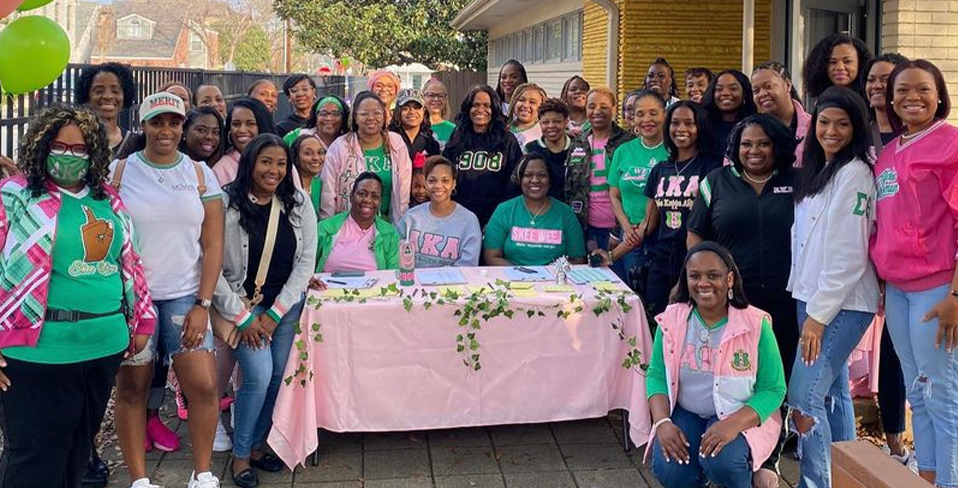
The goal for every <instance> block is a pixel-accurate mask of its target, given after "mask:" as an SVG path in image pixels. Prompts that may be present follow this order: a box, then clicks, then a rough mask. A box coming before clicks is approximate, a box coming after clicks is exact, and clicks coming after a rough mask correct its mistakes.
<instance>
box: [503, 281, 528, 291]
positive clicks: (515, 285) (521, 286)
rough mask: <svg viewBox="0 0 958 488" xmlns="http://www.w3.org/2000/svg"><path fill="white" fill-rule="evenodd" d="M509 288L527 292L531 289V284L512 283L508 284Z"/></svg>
mask: <svg viewBox="0 0 958 488" xmlns="http://www.w3.org/2000/svg"><path fill="white" fill-rule="evenodd" d="M509 288H510V289H512V290H528V289H530V288H532V283H529V282H522V281H512V282H510V283H509Z"/></svg>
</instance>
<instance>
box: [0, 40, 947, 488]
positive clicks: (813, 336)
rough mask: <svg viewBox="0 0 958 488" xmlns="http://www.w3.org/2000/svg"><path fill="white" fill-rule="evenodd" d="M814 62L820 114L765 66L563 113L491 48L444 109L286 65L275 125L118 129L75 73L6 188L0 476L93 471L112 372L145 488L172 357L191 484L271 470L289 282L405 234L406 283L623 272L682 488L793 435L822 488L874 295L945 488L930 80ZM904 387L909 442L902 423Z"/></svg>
mask: <svg viewBox="0 0 958 488" xmlns="http://www.w3.org/2000/svg"><path fill="white" fill-rule="evenodd" d="M803 76H804V78H805V86H806V88H807V89H808V92H809V95H810V96H811V97H813V98H814V106H813V107H814V108H813V110H812V111H811V114H809V113H807V112H806V111H805V110H804V108H803V106H802V104H801V103H800V102H799V101H798V99H797V94H796V93H795V91H794V89H793V88H792V82H791V78H790V75H789V73H788V71H787V69H786V68H785V67H784V66H782V65H781V64H778V63H774V62H769V63H763V64H760V65H759V66H758V67H757V68H756V69H755V70H754V71H753V73H751V76H750V77H749V76H746V75H745V74H743V73H741V72H738V71H735V70H726V71H722V72H719V73H718V74H717V75H714V76H713V75H712V73H711V71H709V70H707V69H704V68H701V69H698V68H697V69H691V70H689V71H688V72H687V73H686V80H685V81H686V84H685V86H686V90H687V95H688V96H689V98H691V99H692V100H684V101H683V100H679V99H678V81H677V80H676V79H675V73H674V71H673V69H672V68H671V66H670V65H669V64H668V62H667V61H666V60H665V59H661V58H660V59H656V60H655V61H654V62H653V63H652V64H651V65H650V66H649V69H648V75H647V77H646V81H645V86H644V87H643V89H641V90H636V91H634V92H630V93H628V94H627V96H626V97H625V99H624V100H623V104H622V106H621V107H620V106H619V100H618V97H617V95H616V93H615V92H613V91H611V90H609V89H607V88H603V87H595V88H593V87H591V86H589V84H588V82H587V81H586V80H584V79H582V78H581V77H578V76H575V77H572V78H570V79H569V80H568V81H567V82H566V84H565V86H564V87H563V90H562V93H561V96H560V97H559V98H550V97H549V96H548V94H547V93H546V92H545V90H543V89H542V88H541V87H539V86H537V85H535V84H533V83H530V82H529V80H528V77H527V75H526V72H525V70H524V68H523V67H522V65H521V64H519V63H518V62H515V61H510V62H509V63H506V65H504V66H503V69H502V71H501V73H500V77H499V83H498V86H497V87H496V88H492V87H490V86H486V85H479V86H476V87H474V88H472V89H471V90H470V91H469V92H468V93H467V95H466V96H465V97H464V99H463V100H462V103H461V106H460V110H459V112H458V114H457V115H455V117H454V120H453V121H447V120H446V119H447V117H448V116H449V115H450V114H449V113H448V112H449V103H448V93H447V91H446V89H445V87H444V86H443V85H442V83H441V82H439V81H438V80H430V81H429V82H427V83H426V85H425V86H424V87H423V90H421V91H420V90H416V89H407V90H402V89H401V84H400V80H399V79H398V77H396V76H395V75H394V74H392V73H390V72H388V71H379V72H375V73H373V74H372V75H371V76H370V77H369V83H368V88H369V91H364V92H361V93H360V94H358V95H357V96H356V97H355V98H354V99H353V101H352V104H351V105H350V104H348V103H347V102H346V101H345V100H343V99H341V98H339V97H336V96H333V95H330V96H325V97H317V94H316V86H315V84H314V83H313V81H312V80H311V78H309V77H308V76H306V77H303V76H298V77H291V78H290V80H288V81H287V83H286V84H285V85H284V87H283V90H284V92H285V93H286V94H287V96H289V97H290V100H291V103H292V104H293V105H294V108H295V113H294V115H292V116H290V117H289V118H288V119H287V120H284V121H282V122H281V123H280V124H274V122H273V117H272V112H273V111H274V110H275V106H276V103H277V102H276V95H277V91H278V90H277V89H276V87H275V85H273V84H272V83H271V82H269V81H266V80H263V81H261V82H257V83H255V84H254V85H253V86H251V87H250V90H249V92H248V94H247V95H248V97H244V98H241V99H239V100H235V101H233V102H232V103H231V104H229V105H228V106H227V105H226V104H225V103H224V100H223V95H222V93H221V92H220V90H219V89H218V88H217V87H215V86H211V85H204V86H199V87H196V89H195V91H193V92H191V91H190V90H189V88H188V87H184V86H182V85H178V84H175V83H174V84H170V86H168V87H166V89H165V90H163V91H161V92H159V93H156V94H153V95H150V96H148V97H146V98H145V99H144V100H142V102H141V104H140V109H139V121H140V126H141V133H138V134H134V133H130V132H124V131H123V130H122V129H120V127H119V125H118V124H117V117H118V114H119V111H120V110H122V109H123V108H125V107H129V106H130V105H131V104H132V103H133V101H134V99H135V96H136V92H135V86H133V85H132V83H133V80H132V76H130V74H129V70H128V69H127V68H125V67H123V66H120V65H115V64H105V65H100V66H96V67H92V68H90V69H88V70H87V71H85V72H84V73H83V76H82V77H81V79H80V82H79V83H78V88H77V89H78V94H77V97H76V99H77V100H78V101H80V102H81V103H82V104H84V107H78V108H53V109H49V110H47V111H45V112H43V113H42V114H41V115H40V116H38V118H37V119H36V121H35V122H34V123H33V124H31V126H30V131H29V132H28V134H27V135H26V136H25V139H24V140H25V144H24V147H23V148H22V150H21V152H20V160H19V161H18V162H17V164H18V168H19V171H20V172H21V174H20V175H19V176H16V177H14V178H10V179H7V180H4V181H3V182H2V183H0V202H2V206H0V231H2V236H3V239H2V242H3V243H4V244H3V245H4V256H5V258H4V259H3V260H0V275H2V276H3V277H4V279H3V280H0V287H2V289H3V293H4V294H5V296H10V297H12V299H11V300H8V302H7V303H8V305H7V306H8V307H9V310H8V311H7V317H8V319H7V320H5V321H4V324H5V325H4V327H3V328H2V330H0V347H2V350H0V351H2V355H3V356H2V359H0V368H2V373H0V407H2V414H0V426H2V428H3V430H4V432H5V434H6V435H5V441H6V445H5V447H4V450H3V454H2V456H3V459H2V460H0V484H4V485H5V484H10V485H11V486H25V487H29V486H44V487H45V486H58V485H61V484H62V485H65V486H76V485H77V483H78V482H79V480H80V478H81V477H83V476H84V473H85V472H86V475H88V476H89V475H90V471H91V469H92V471H93V474H97V471H99V468H98V467H97V465H98V459H97V458H96V456H95V450H92V452H91V447H92V442H93V438H94V437H95V435H96V432H97V429H98V427H99V420H100V419H101V418H102V416H103V411H104V409H105V406H106V399H107V398H108V396H109V391H110V387H111V386H112V384H113V381H114V378H116V386H117V393H116V424H117V432H118V435H119V440H120V446H121V448H122V450H123V454H124V458H125V460H126V463H127V466H128V469H129V473H130V478H131V484H132V487H133V488H148V487H150V486H155V485H153V484H152V483H151V481H150V480H149V479H148V473H147V471H146V463H145V451H146V450H148V449H152V448H159V449H164V450H171V449H174V448H175V446H174V444H178V440H177V439H176V436H175V434H172V432H169V429H167V428H166V427H165V426H164V425H163V424H162V422H161V421H159V419H158V417H156V416H155V413H150V414H147V412H155V408H158V404H157V403H156V400H155V395H154V394H153V393H155V391H156V389H155V388H156V387H159V390H160V395H159V401H160V403H161V402H162V388H163V386H164V384H165V379H166V372H165V370H164V369H163V366H172V369H173V371H174V372H175V376H176V378H177V380H178V381H177V383H178V384H179V388H180V390H181V391H182V396H183V397H185V400H186V401H184V402H180V403H181V410H182V412H181V416H182V417H186V418H189V424H188V426H189V432H190V435H191V437H192V441H193V442H192V445H193V473H192V474H191V476H190V478H189V487H190V488H194V487H196V488H199V487H205V488H211V487H215V486H218V484H219V482H218V480H217V479H216V477H215V476H214V475H213V474H212V472H211V458H212V456H211V454H212V452H213V451H214V450H224V449H230V448H231V449H232V451H233V460H232V464H231V469H230V471H229V472H230V475H231V477H232V479H233V481H234V483H235V484H237V485H238V486H244V487H252V486H256V485H257V484H258V479H257V475H256V473H257V470H266V471H276V470H280V469H282V468H283V466H282V463H280V462H279V460H278V459H276V458H275V457H274V456H271V455H270V454H268V452H266V450H265V449H264V446H263V441H264V438H265V436H266V433H267V431H268V429H269V426H270V418H271V413H272V407H273V404H274V403H275V400H276V396H277V394H278V390H279V387H280V384H281V376H282V372H283V371H282V370H283V367H284V366H285V364H286V360H287V357H288V354H289V352H290V349H291V345H292V341H293V336H294V328H295V322H296V320H297V319H298V317H299V315H300V313H301V310H302V306H303V299H304V292H305V291H306V289H307V288H310V287H311V288H323V287H324V286H325V284H324V283H323V282H321V281H319V280H316V279H312V278H311V277H312V275H313V273H314V272H344V271H370V270H377V269H395V268H397V267H398V247H399V241H400V239H403V238H406V239H410V240H412V241H413V242H414V243H415V247H416V263H417V266H420V267H434V266H475V265H478V264H480V263H483V264H486V265H545V264H549V263H551V262H552V261H554V260H555V259H556V258H558V257H560V256H567V257H568V258H569V259H570V261H572V262H574V263H584V262H586V258H587V256H588V255H589V254H590V253H591V254H594V255H597V256H599V257H600V258H601V259H602V260H603V261H604V262H605V263H606V264H608V265H610V266H611V267H612V269H613V270H615V271H616V272H617V273H619V274H620V275H621V276H622V277H623V278H625V279H627V280H628V281H629V283H630V284H632V285H633V287H634V288H635V289H636V290H637V291H639V292H640V293H641V295H642V296H643V299H644V302H645V305H646V308H647V309H648V311H649V312H650V313H651V314H653V315H655V316H656V322H657V325H658V326H657V330H656V337H655V342H654V346H653V354H652V357H651V358H650V368H649V372H648V375H649V376H648V396H649V404H650V407H651V410H652V418H653V421H654V424H653V429H652V437H653V438H652V439H651V442H650V449H651V452H652V466H653V473H654V474H655V476H656V477H657V478H658V479H659V481H660V482H661V483H662V484H663V485H665V486H666V487H670V488H672V487H676V488H678V487H686V486H701V485H702V484H703V483H704V482H706V481H711V482H714V483H717V484H719V485H722V486H726V487H729V488H745V487H750V486H753V485H754V486H757V487H759V488H765V487H771V486H776V485H777V484H778V475H777V460H778V456H779V455H780V453H781V449H782V445H783V443H784V441H785V438H786V435H785V429H783V427H782V425H783V423H785V424H788V425H790V428H791V430H792V431H794V432H797V433H798V435H799V455H800V458H801V466H802V473H801V486H803V487H805V488H811V487H825V486H830V484H831V475H830V457H829V456H830V454H829V452H830V451H829V448H828V445H829V444H830V443H831V442H833V441H837V440H846V439H852V438H854V436H855V426H854V417H853V412H852V407H851V399H850V393H849V388H848V370H847V367H846V362H847V360H848V357H849V355H850V354H851V352H852V350H853V349H854V348H855V347H856V345H857V344H858V342H859V340H860V339H861V337H862V335H863V334H864V333H865V330H866V329H867V328H868V327H869V325H870V324H871V323H872V320H873V317H874V315H875V313H876V312H877V311H878V308H879V301H881V300H884V304H885V307H884V308H885V313H886V315H887V325H888V326H887V329H886V330H887V332H888V334H887V335H888V337H889V339H888V341H887V342H888V344H892V343H893V344H894V351H893V350H892V348H891V347H890V346H889V347H886V348H885V349H887V351H884V350H883V360H882V365H883V368H882V374H883V375H885V374H886V371H885V369H888V371H887V373H889V374H888V376H887V378H883V379H882V381H881V384H882V391H883V394H885V395H886V396H885V398H884V399H883V400H881V401H880V403H881V404H882V415H883V421H885V428H886V432H887V434H888V437H887V439H888V444H889V449H890V454H892V456H894V457H895V458H896V459H897V460H899V461H901V462H903V463H908V462H909V461H910V460H913V459H917V468H918V470H919V473H920V475H921V476H922V477H924V478H925V479H927V480H929V481H932V482H935V483H937V484H938V485H939V486H954V485H955V484H956V483H958V468H956V467H955V466H956V465H958V459H955V458H956V454H955V452H958V451H956V450H955V449H953V447H952V446H953V445H954V443H955V442H956V441H955V439H956V438H958V432H956V431H955V429H956V428H958V427H955V426H956V425H958V419H956V418H955V416H956V415H958V414H956V413H955V412H958V408H956V407H958V405H956V402H958V396H956V395H955V394H954V391H956V388H958V384H955V379H954V378H955V377H956V375H955V373H956V371H955V364H956V363H955V360H954V359H955V356H954V354H955V351H954V349H955V347H956V346H958V298H955V297H958V274H956V269H955V256H956V248H958V235H956V231H955V229H956V228H958V227H956V226H954V225H941V223H942V222H954V221H955V220H958V191H956V190H955V186H954V185H955V181H956V176H958V144H956V142H958V133H956V132H958V129H955V128H953V127H952V126H950V125H948V124H947V123H946V122H945V121H944V119H945V118H946V117H947V116H948V114H949V110H950V103H949V99H948V94H947V90H946V87H945V84H944V80H943V78H942V75H941V73H940V71H939V70H938V69H937V68H936V67H935V66H934V65H932V64H930V63H928V62H926V61H921V60H919V61H907V60H905V59H904V58H902V57H900V56H897V55H883V56H879V57H878V58H875V59H874V60H873V59H872V58H871V56H870V54H868V52H867V50H865V49H864V47H863V46H861V45H860V42H858V41H856V40H854V39H852V38H849V37H846V36H841V35H837V36H831V37H829V38H827V39H826V40H824V41H822V43H820V44H819V45H818V46H817V47H816V48H815V49H814V50H813V51H812V54H811V55H810V59H809V62H807V63H806V70H805V72H804V73H803ZM188 104H191V105H192V106H193V108H192V109H188V108H187V105H188ZM620 109H621V110H620ZM617 120H618V121H621V122H622V125H621V126H620V125H619V123H617ZM876 157H877V160H876ZM111 161H112V162H111ZM70 229H74V230H75V232H74V231H73V230H70ZM54 233H56V236H57V238H56V239H53V236H54ZM67 252H70V253H71V256H70V257H67V256H66V253H67ZM879 279H881V280H883V282H884V287H883V288H881V289H880V287H879ZM881 290H883V292H882V291H881ZM882 293H884V295H883V294H882ZM90 296H97V297H102V299H100V300H96V301H91V300H88V299H86V298H87V297H90ZM120 324H122V325H120ZM210 324H212V326H211V325H210ZM214 336H215V338H214ZM214 350H215V351H217V354H215V355H214V354H213V352H214ZM895 352H897V354H895ZM886 354H887V357H886ZM896 358H897V359H900V369H901V371H902V373H903V375H902V374H901V373H899V374H895V373H898V372H897V369H898V368H899V366H898V365H897V363H896V362H895V361H894V359H896ZM154 363H156V364H154ZM236 363H238V365H239V370H240V372H241V374H240V375H239V377H238V378H237V379H236V382H237V383H236V384H234V388H235V390H236V394H235V400H234V409H233V413H232V419H233V421H232V424H233V438H232V439H229V437H228V436H227V435H226V431H225V429H224V428H223V426H222V425H221V423H220V420H219V413H220V409H221V401H220V400H221V398H222V397H223V395H224V393H225V390H226V388H227V382H228V379H229V378H230V377H231V376H232V372H233V369H234V365H235V364H236ZM158 379H159V381H158ZM20 385H29V386H28V387H24V386H20ZM36 385H41V386H42V388H41V387H37V386H36ZM786 385H787V389H786ZM886 385H887V388H886ZM904 385H907V386H908V387H907V388H903V386H904ZM151 386H152V387H154V390H153V392H151ZM41 390H42V391H44V392H47V393H45V394H55V395H57V397H56V398H57V400H56V401H48V400H49V397H48V398H46V399H40V398H38V397H37V396H36V394H35V393H36V392H37V391H41ZM903 391H907V396H908V399H909V401H910V402H911V405H912V409H913V411H914V426H915V437H916V439H915V449H916V456H914V457H912V456H911V455H910V454H909V453H908V451H907V449H906V448H905V447H904V446H903V445H902V444H901V441H900V437H899V436H898V435H897V434H900V433H901V432H902V431H903V430H904V426H903V408H904V407H903V397H902V395H903V393H902V392H903ZM50 392H53V393H50ZM786 392H787V393H786ZM885 392H887V393H885ZM786 396H787V400H785V399H786ZM783 401H784V406H783ZM77 405H79V406H80V407H79V408H77ZM744 407H749V408H744ZM886 410H887V414H886ZM896 414H898V415H897V416H896ZM51 418H53V419H56V422H49V421H48V420H49V419H51ZM164 429H165V431H164ZM224 446H225V447H224ZM696 451H697V453H698V454H699V455H698V456H696V455H695V454H696ZM91 456H92V459H91Z"/></svg>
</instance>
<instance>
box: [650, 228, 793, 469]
mask: <svg viewBox="0 0 958 488" xmlns="http://www.w3.org/2000/svg"><path fill="white" fill-rule="evenodd" d="M739 276H740V275H739V271H738V267H737V266H736V265H735V261H734V260H733V259H732V255H731V254H730V253H729V251H728V250H727V249H725V248H724V247H722V246H720V245H718V244H716V243H714V242H709V241H707V242H703V243H701V244H699V245H697V246H695V247H693V248H692V249H691V250H690V251H689V252H688V255H687V256H686V258H685V265H684V266H683V269H682V273H681V274H680V276H679V284H678V287H677V289H676V291H675V294H674V295H673V296H672V302H673V303H672V304H671V305H669V306H668V307H667V308H666V309H665V312H663V313H661V314H659V315H658V316H657V317H656V318H655V320H656V322H657V323H658V330H657V331H656V333H655V342H654V343H653V345H652V358H651V361H650V364H649V370H648V378H647V380H646V381H647V383H646V385H647V386H646V388H647V394H648V399H649V407H650V408H651V410H652V421H653V424H652V431H651V436H650V439H649V444H648V446H649V448H651V449H652V474H653V475H654V476H655V478H656V479H658V481H659V483H661V484H662V486H664V487H665V488H686V487H691V486H696V487H697V486H704V485H705V484H706V482H711V483H712V484H714V485H721V486H724V487H726V488H751V487H752V474H753V473H754V472H755V471H756V470H758V469H759V468H760V467H761V466H762V463H763V462H764V461H765V459H767V458H768V457H769V455H770V454H771V453H772V450H773V449H774V448H775V445H776V442H777V441H778V434H779V431H780V430H781V428H782V420H781V415H780V414H779V405H781V404H782V400H783V399H784V398H785V373H784V370H783V368H782V358H781V356H780V355H779V351H778V346H777V343H776V342H775V334H774V333H773V332H772V325H771V319H770V318H769V315H768V314H767V313H765V312H763V311H762V310H759V309H758V308H755V307H752V306H749V304H748V301H747V300H746V298H745V292H744V288H743V286H742V281H741V279H740V278H739ZM673 402H674V403H673ZM653 441H654V442H653ZM649 448H647V449H649ZM646 454H648V451H646Z"/></svg>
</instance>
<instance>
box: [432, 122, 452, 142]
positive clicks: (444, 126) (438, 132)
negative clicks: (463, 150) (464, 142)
mask: <svg viewBox="0 0 958 488" xmlns="http://www.w3.org/2000/svg"><path fill="white" fill-rule="evenodd" d="M455 128H456V124H453V123H452V122H449V121H448V120H443V121H442V122H440V123H438V124H432V133H433V134H435V136H436V140H437V141H439V145H440V146H442V147H446V143H447V142H449V138H450V137H452V131H453V130H455Z"/></svg>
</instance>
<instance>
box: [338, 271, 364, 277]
mask: <svg viewBox="0 0 958 488" xmlns="http://www.w3.org/2000/svg"><path fill="white" fill-rule="evenodd" d="M361 276H366V272H365V271H337V272H335V273H333V274H332V277H333V278H359V277H361Z"/></svg>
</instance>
